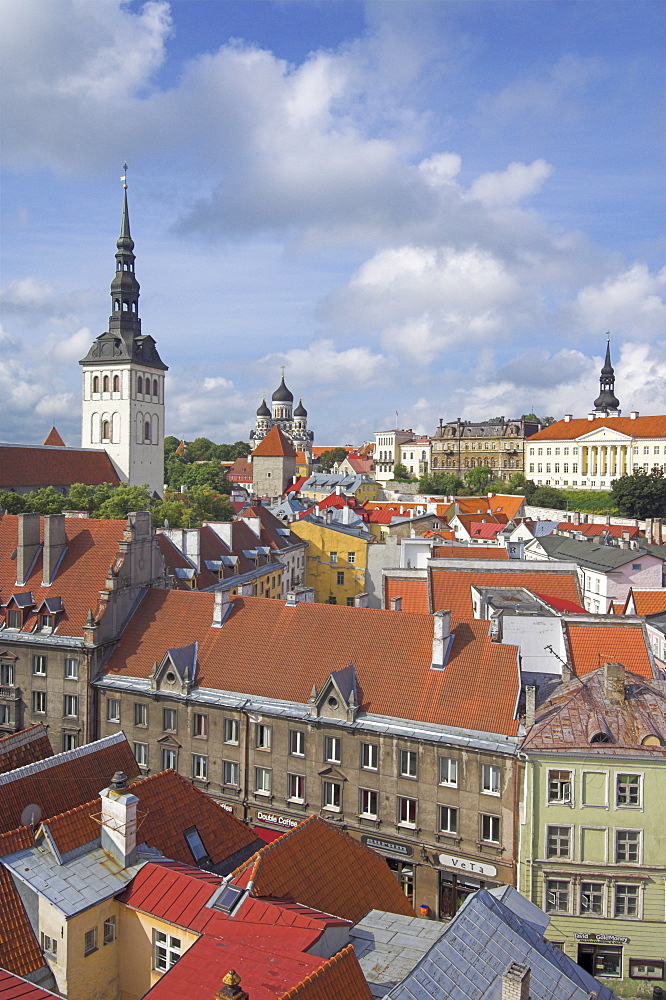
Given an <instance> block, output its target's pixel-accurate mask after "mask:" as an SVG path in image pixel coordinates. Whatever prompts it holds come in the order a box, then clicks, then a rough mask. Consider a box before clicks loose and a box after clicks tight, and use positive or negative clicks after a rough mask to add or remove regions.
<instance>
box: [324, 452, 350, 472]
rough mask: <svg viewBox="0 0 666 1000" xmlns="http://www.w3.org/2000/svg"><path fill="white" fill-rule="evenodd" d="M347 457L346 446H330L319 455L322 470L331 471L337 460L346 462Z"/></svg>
mask: <svg viewBox="0 0 666 1000" xmlns="http://www.w3.org/2000/svg"><path fill="white" fill-rule="evenodd" d="M346 457H347V449H346V448H328V449H327V450H326V451H322V453H321V455H320V456H319V468H320V469H321V470H322V472H330V471H331V469H332V468H333V466H334V465H335V463H336V462H344V460H345V459H346Z"/></svg>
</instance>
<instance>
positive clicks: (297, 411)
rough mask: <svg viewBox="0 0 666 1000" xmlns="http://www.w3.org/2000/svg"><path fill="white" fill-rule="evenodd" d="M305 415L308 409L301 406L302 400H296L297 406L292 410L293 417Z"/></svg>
mask: <svg viewBox="0 0 666 1000" xmlns="http://www.w3.org/2000/svg"><path fill="white" fill-rule="evenodd" d="M307 415H308V411H307V410H306V409H305V407H304V406H303V400H302V399H301V400H299V402H298V406H297V407H296V409H295V410H294V416H295V417H307Z"/></svg>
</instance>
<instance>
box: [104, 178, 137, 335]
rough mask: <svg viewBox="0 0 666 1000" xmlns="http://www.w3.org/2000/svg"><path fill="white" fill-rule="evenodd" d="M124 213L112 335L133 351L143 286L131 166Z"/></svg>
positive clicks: (118, 243)
mask: <svg viewBox="0 0 666 1000" xmlns="http://www.w3.org/2000/svg"><path fill="white" fill-rule="evenodd" d="M123 166H124V169H125V173H124V174H123V176H122V178H121V180H122V182H123V213H122V217H121V220H120V236H119V237H118V239H117V240H116V273H115V275H114V278H113V281H112V282H111V316H110V317H109V332H110V333H114V334H116V336H120V337H122V339H123V340H124V342H125V344H126V345H127V346H128V347H131V345H132V343H133V341H134V340H135V339H136V338H137V337H140V336H141V320H140V319H139V282H138V281H137V280H136V277H135V274H134V261H135V257H134V240H133V239H132V237H131V235H130V224H129V207H128V205H127V164H126V163H125V164H123Z"/></svg>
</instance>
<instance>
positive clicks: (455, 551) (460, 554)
mask: <svg viewBox="0 0 666 1000" xmlns="http://www.w3.org/2000/svg"><path fill="white" fill-rule="evenodd" d="M432 558H433V559H502V560H506V559H508V558H509V553H508V552H507V550H506V549H505V548H504V547H503V546H500V545H435V546H433V550H432Z"/></svg>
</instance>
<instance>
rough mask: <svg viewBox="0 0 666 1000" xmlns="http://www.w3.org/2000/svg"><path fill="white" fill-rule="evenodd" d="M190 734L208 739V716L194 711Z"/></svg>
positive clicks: (201, 738)
mask: <svg viewBox="0 0 666 1000" xmlns="http://www.w3.org/2000/svg"><path fill="white" fill-rule="evenodd" d="M192 736H194V737H196V739H200V740H205V739H208V716H207V715H202V713H201V712H195V713H194V714H193V716H192Z"/></svg>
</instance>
